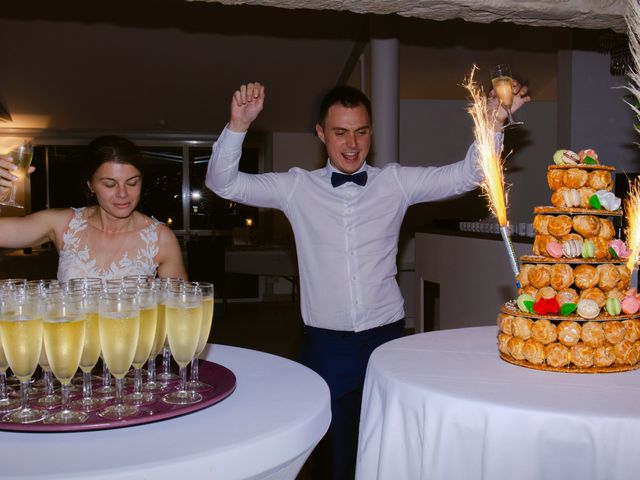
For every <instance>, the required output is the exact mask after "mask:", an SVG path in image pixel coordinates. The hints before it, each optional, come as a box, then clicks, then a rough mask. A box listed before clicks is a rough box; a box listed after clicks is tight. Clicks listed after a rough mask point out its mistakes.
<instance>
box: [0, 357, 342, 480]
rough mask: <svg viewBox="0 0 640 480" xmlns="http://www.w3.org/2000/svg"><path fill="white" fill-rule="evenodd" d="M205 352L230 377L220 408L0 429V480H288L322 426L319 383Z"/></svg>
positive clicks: (278, 365)
mask: <svg viewBox="0 0 640 480" xmlns="http://www.w3.org/2000/svg"><path fill="white" fill-rule="evenodd" d="M205 354H206V358H207V359H208V360H211V361H214V362H216V363H219V364H221V365H224V366H225V367H227V368H229V369H230V370H231V371H233V372H234V374H235V375H236V377H237V387H236V390H235V392H233V393H232V394H231V396H229V397H228V398H226V399H225V400H223V401H222V402H220V403H218V404H216V405H213V406H211V407H209V408H206V409H204V410H201V411H198V412H195V413H192V414H189V415H185V416H183V417H178V418H173V419H169V420H166V421H161V422H156V423H151V424H146V425H139V426H134V427H128V428H120V429H114V430H103V431H95V432H73V433H52V434H36V433H31V434H27V433H16V432H0V458H1V459H2V461H1V462H0V478H10V479H12V480H15V479H36V478H37V479H45V478H46V479H47V480H48V479H80V478H82V479H103V478H104V479H114V478H118V479H153V480H162V479H167V480H169V479H171V480H175V479H189V480H191V479H201V478H207V479H221V480H233V479H248V478H251V479H254V478H269V479H276V478H277V479H294V478H295V476H296V475H297V473H298V472H299V470H300V468H301V467H302V465H303V464H304V461H305V460H306V458H307V457H308V455H309V453H311V450H313V448H314V446H315V445H316V444H317V443H318V441H319V440H320V439H321V438H322V436H323V435H324V434H325V432H326V431H327V428H328V426H329V422H330V419H331V407H330V401H329V389H328V387H327V385H326V383H325V382H324V381H323V380H322V379H321V378H320V377H319V376H318V375H317V374H315V373H314V372H312V371H311V370H309V369H308V368H306V367H304V366H302V365H300V364H297V363H295V362H292V361H290V360H287V359H284V358H281V357H277V356H274V355H269V354H266V353H261V352H257V351H253V350H246V349H242V348H235V347H228V346H224V345H209V346H208V347H207V350H206V351H205Z"/></svg>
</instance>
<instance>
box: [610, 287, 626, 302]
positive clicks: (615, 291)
mask: <svg viewBox="0 0 640 480" xmlns="http://www.w3.org/2000/svg"><path fill="white" fill-rule="evenodd" d="M625 291H626V290H625ZM606 294H607V298H617V299H618V300H619V301H620V302H622V299H623V298H624V292H622V291H620V290H618V289H617V288H612V289H611V290H609V291H608V292H606Z"/></svg>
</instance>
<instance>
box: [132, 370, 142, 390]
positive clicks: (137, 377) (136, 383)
mask: <svg viewBox="0 0 640 480" xmlns="http://www.w3.org/2000/svg"><path fill="white" fill-rule="evenodd" d="M133 374H134V377H133V392H134V393H136V394H140V392H142V368H134V370H133Z"/></svg>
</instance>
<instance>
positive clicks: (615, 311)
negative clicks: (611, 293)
mask: <svg viewBox="0 0 640 480" xmlns="http://www.w3.org/2000/svg"><path fill="white" fill-rule="evenodd" d="M605 308H606V309H607V313H608V314H609V315H611V316H613V317H615V316H616V315H620V312H621V311H622V305H621V304H620V300H618V299H617V298H615V297H609V298H607V303H606V304H605Z"/></svg>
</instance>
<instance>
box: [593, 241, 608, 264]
mask: <svg viewBox="0 0 640 480" xmlns="http://www.w3.org/2000/svg"><path fill="white" fill-rule="evenodd" d="M591 241H592V242H593V247H594V252H593V256H594V257H595V258H597V259H608V258H609V257H611V254H610V253H609V242H607V241H606V240H605V239H604V238H602V237H593V238H592V239H591Z"/></svg>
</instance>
